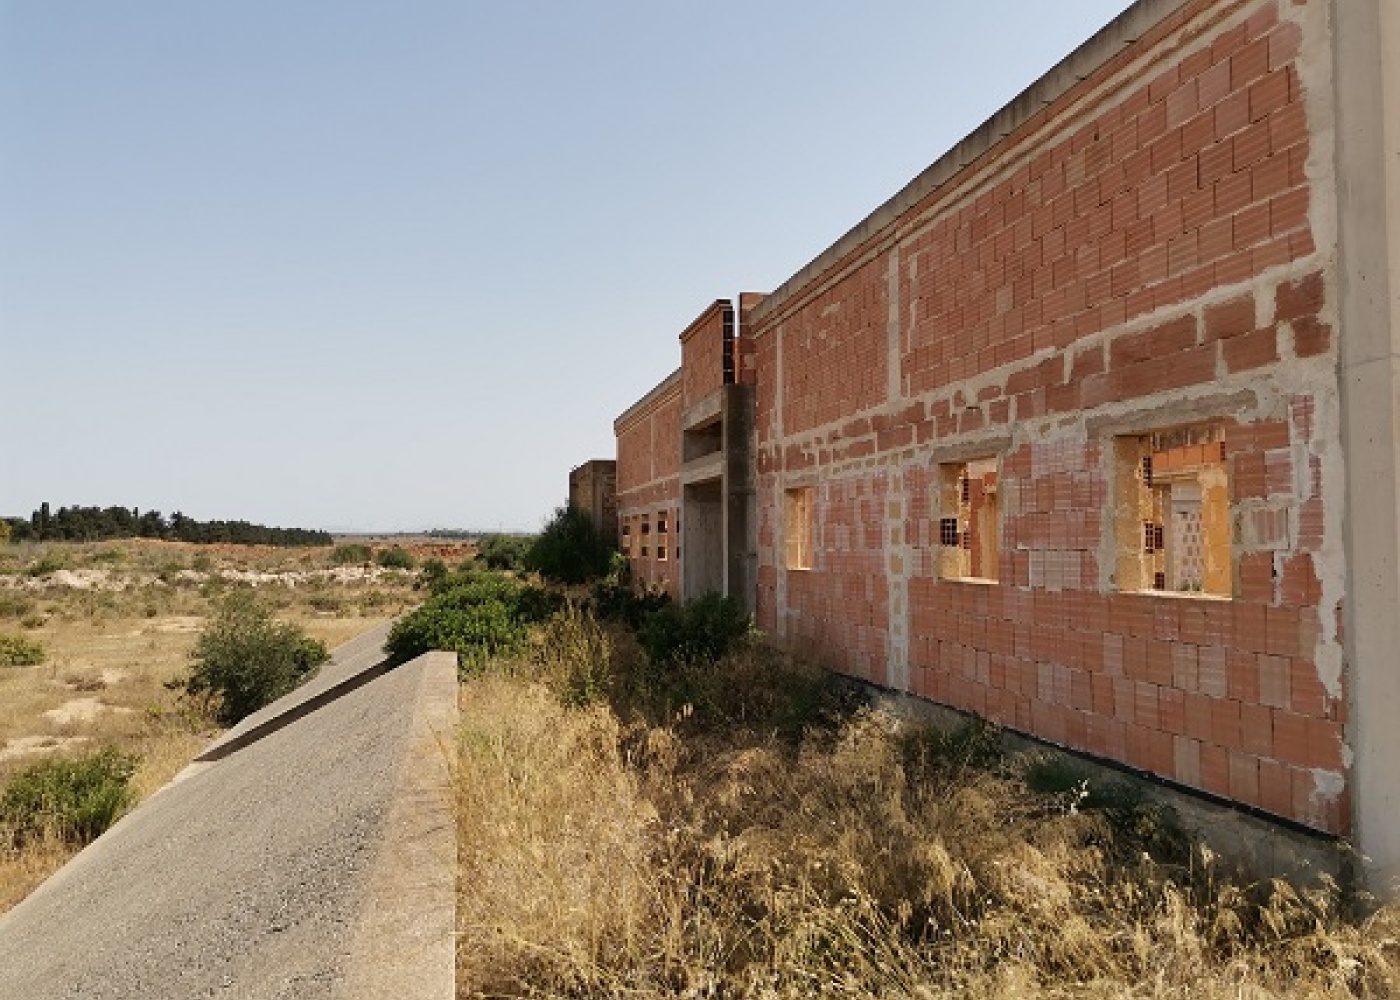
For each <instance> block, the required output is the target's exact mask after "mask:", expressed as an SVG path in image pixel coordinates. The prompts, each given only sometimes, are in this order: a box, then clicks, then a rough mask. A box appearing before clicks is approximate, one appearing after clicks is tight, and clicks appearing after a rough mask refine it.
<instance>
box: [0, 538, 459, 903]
mask: <svg viewBox="0 0 1400 1000" xmlns="http://www.w3.org/2000/svg"><path fill="white" fill-rule="evenodd" d="M404 547H405V548H406V549H408V550H409V551H410V552H413V553H415V554H416V553H417V551H422V550H421V549H416V548H415V545H414V544H413V543H405V545H404ZM429 551H431V552H432V553H433V554H434V555H438V556H443V555H448V554H450V553H452V552H454V551H455V552H461V553H463V554H465V553H468V552H470V547H469V546H467V545H462V546H448V544H447V543H436V544H434V545H433V546H432V547H431V549H430V550H429ZM330 552H331V549H330V547H329V546H326V547H323V548H311V549H305V548H302V549H288V548H273V547H262V546H237V545H218V546H200V547H195V546H194V545H190V544H187V543H182V542H168V541H160V540H154V539H133V540H130V541H127V542H122V543H120V544H113V543H111V542H99V543H70V542H33V541H23V542H15V543H13V544H11V545H8V546H5V547H3V548H0V632H4V631H14V629H13V628H10V629H6V628H5V627H4V623H5V621H6V620H13V621H15V622H16V624H18V626H20V627H21V628H23V629H24V630H25V632H24V635H25V637H26V638H28V639H31V640H33V641H37V642H41V643H42V644H43V646H44V648H45V650H46V651H47V659H46V661H45V663H44V665H43V666H42V667H40V668H37V669H0V789H3V787H4V786H5V784H6V783H7V782H8V780H9V779H10V778H12V777H13V776H14V775H16V774H18V773H20V772H21V771H22V770H24V769H25V768H26V767H28V766H30V765H31V764H33V763H36V762H38V761H40V760H45V759H48V758H50V757H54V756H59V755H72V754H81V753H83V752H84V751H90V748H92V747H99V746H109V745H110V746H113V747H115V748H116V749H117V750H119V751H120V752H122V753H124V754H128V755H131V756H138V757H140V759H141V764H140V767H139V768H138V770H137V771H136V774H135V775H134V776H133V778H132V780H131V787H132V788H133V789H134V790H135V791H136V792H137V793H138V794H139V795H141V796H146V795H149V794H151V793H153V792H154V791H156V790H157V789H159V788H160V787H162V786H163V785H165V784H166V783H167V782H168V781H169V780H170V778H171V777H173V776H174V775H175V774H176V773H177V772H178V771H179V770H180V769H181V768H183V767H184V766H185V765H186V764H187V763H188V762H189V760H190V758H191V757H193V756H194V755H195V754H196V753H198V752H199V750H200V749H201V748H202V747H203V746H205V745H206V744H207V743H208V741H209V740H210V739H211V738H212V736H213V735H214V733H215V732H216V731H217V728H218V727H217V724H216V722H215V720H213V719H212V718H210V717H208V716H207V715H206V714H204V711H203V708H204V706H202V705H201V704H199V703H197V702H196V701H195V700H193V699H189V698H183V697H181V696H180V695H179V694H178V693H177V691H174V690H171V689H169V688H167V687H166V684H167V683H168V682H170V681H175V680H178V679H181V678H184V677H187V676H188V674H189V670H190V659H189V654H190V651H191V649H192V648H193V645H194V642H195V639H196V638H197V636H198V634H199V631H200V629H201V627H202V625H203V623H204V621H205V620H206V618H207V617H208V615H209V613H210V611H211V609H212V607H213V605H214V604H215V603H217V602H218V601H219V600H221V599H222V598H223V597H224V595H226V594H228V593H230V592H233V591H244V592H254V593H256V595H257V597H258V599H259V600H260V601H261V602H263V603H264V604H265V605H267V606H268V607H269V608H272V609H275V612H276V615H277V617H278V618H280V619H283V620H286V621H289V622H294V623H296V624H298V625H300V626H301V627H302V628H304V629H305V630H306V631H307V632H308V633H309V634H311V635H314V636H315V637H317V638H319V639H321V640H323V641H325V642H326V643H327V644H328V645H332V646H334V645H339V644H340V643H342V642H344V641H346V640H348V639H350V638H352V637H354V636H355V635H358V634H359V633H361V632H363V631H364V630H365V629H368V628H371V627H373V626H375V625H377V624H380V623H381V622H383V621H384V620H386V619H388V618H390V617H392V616H393V615H395V614H397V613H399V612H400V611H401V610H402V609H403V608H405V607H407V606H408V605H410V604H412V603H414V602H416V601H417V600H419V599H421V595H420V594H418V593H415V591H414V590H413V582H414V581H413V579H412V578H411V577H408V576H406V575H404V574H402V573H393V572H385V571H383V570H382V569H380V568H378V567H373V566H370V567H364V566H360V567H353V568H346V567H336V566H334V565H333V564H332V563H331V562H330V559H329V556H330ZM44 561H47V562H49V563H50V565H54V564H58V565H59V566H60V567H61V568H63V569H65V570H68V571H70V572H71V573H72V574H73V577H71V578H70V577H66V576H58V575H54V574H52V573H49V574H46V575H36V576H31V575H30V574H29V573H28V572H27V570H28V569H29V568H31V567H33V566H34V565H36V564H38V563H40V562H44ZM254 588H256V589H255V590H254ZM317 605H319V606H320V608H324V609H328V610H319V609H318V607H317ZM78 699H80V700H84V701H85V702H87V703H88V704H89V708H90V710H91V711H92V712H93V713H95V714H91V715H77V716H70V715H67V714H66V713H65V709H66V708H68V707H70V703H72V702H73V701H74V700H78ZM75 850H77V847H76V846H75V845H73V844H71V843H67V842H65V841H62V840H59V839H56V838H55V837H52V836H46V837H42V838H39V839H30V840H28V841H27V842H26V843H25V845H24V846H23V847H22V848H10V847H6V846H4V845H3V844H0V912H3V911H4V910H6V909H8V908H9V907H10V906H12V905H14V903H16V902H18V901H19V900H20V899H22V898H23V897H24V896H25V895H26V894H27V893H28V892H29V891H31V890H32V889H33V888H34V887H35V886H36V885H38V884H39V883H40V882H41V881H42V880H43V879H44V878H45V877H46V876H47V875H48V874H50V873H51V872H52V871H54V870H55V869H57V868H58V867H59V866H61V865H62V864H63V862H64V861H66V860H67V859H68V858H69V857H70V856H71V855H72V853H73V852H74V851H75Z"/></svg>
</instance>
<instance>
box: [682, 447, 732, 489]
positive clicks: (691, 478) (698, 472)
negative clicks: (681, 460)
mask: <svg viewBox="0 0 1400 1000" xmlns="http://www.w3.org/2000/svg"><path fill="white" fill-rule="evenodd" d="M723 475H724V453H723V452H719V451H716V452H711V453H710V454H708V455H702V456H701V457H699V458H693V459H691V460H690V461H689V462H686V463H685V465H683V466H681V485H682V486H690V485H693V484H695V483H704V482H709V481H711V480H715V479H719V478H720V477H721V476H723Z"/></svg>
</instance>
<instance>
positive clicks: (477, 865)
mask: <svg viewBox="0 0 1400 1000" xmlns="http://www.w3.org/2000/svg"><path fill="white" fill-rule="evenodd" d="M577 624H578V623H574V625H575V626H577ZM571 627H572V626H571ZM581 634H591V633H587V630H586V629H585V630H583V632H581V633H580V632H576V633H575V638H577V637H578V635H581ZM581 648H583V649H584V650H585V652H586V653H587V655H588V656H590V657H594V656H596V654H597V652H598V647H597V646H596V644H588V643H585V644H583V646H582V647H581ZM621 652H622V653H624V654H625V653H626V649H625V647H624V648H623V649H622V650H621ZM615 653H616V651H615ZM561 655H562V654H561ZM752 655H753V657H755V658H754V659H749V660H747V661H745V662H743V663H736V662H730V664H729V665H728V666H725V665H710V667H708V668H706V672H701V673H692V674H691V675H689V676H686V677H682V678H679V679H677V680H676V683H677V684H684V685H685V686H686V687H688V688H689V689H691V690H696V691H698V692H700V693H702V694H704V695H705V697H706V698H713V699H714V701H713V704H709V706H708V708H706V707H703V706H704V704H705V703H703V702H702V704H701V706H693V707H692V708H691V709H690V710H689V711H687V710H685V709H684V708H682V709H681V710H677V711H674V712H673V714H672V716H671V718H670V720H669V721H662V722H660V723H659V724H658V723H657V721H656V720H655V719H654V718H653V719H652V720H651V721H647V719H646V718H645V717H644V716H641V715H637V714H628V716H627V717H628V718H629V719H630V720H631V721H629V722H628V723H626V724H624V723H622V722H620V721H619V719H618V716H617V715H616V714H615V712H610V711H609V710H608V709H607V708H605V707H604V706H603V704H602V703H601V702H598V701H592V702H590V703H589V704H587V705H586V706H584V707H581V708H572V709H571V708H569V707H567V706H566V705H564V704H562V703H561V702H560V700H559V698H558V697H556V696H552V695H551V692H550V690H549V688H547V687H546V686H544V685H542V684H540V683H537V682H533V681H531V680H529V679H527V678H523V677H518V676H517V677H513V678H507V677H502V676H492V677H486V678H482V679H479V680H475V681H472V682H470V683H468V684H467V685H465V686H464V687H463V719H464V721H463V730H462V768H461V771H460V778H461V780H460V795H461V812H460V822H461V827H460V830H461V842H462V857H463V859H464V862H463V874H462V882H461V905H462V927H461V932H462V934H461V947H460V952H459V956H460V957H459V970H460V973H461V978H460V995H462V996H526V995H528V996H559V997H565V996H567V997H605V996H607V997H612V996H633V997H662V996H688V997H702V996H712V997H763V998H782V997H794V998H795V997H810V996H819V995H840V996H848V997H872V998H873V997H919V998H933V997H987V998H991V997H1008V998H1009V997H1065V998H1071V997H1072V998H1089V997H1142V998H1195V997H1201V998H1210V1000H1214V998H1222V1000H1223V998H1226V997H1229V998H1232V1000H1240V998H1251V1000H1265V998H1268V997H1280V998H1283V997H1318V998H1322V997H1326V998H1343V997H1347V998H1354V997H1387V996H1391V995H1394V993H1395V990H1396V984H1397V976H1398V975H1400V944H1397V941H1400V917H1397V914H1396V911H1394V910H1391V909H1386V910H1381V911H1380V912H1379V913H1377V914H1376V915H1375V916H1374V917H1372V918H1371V920H1369V921H1368V922H1366V923H1363V924H1352V923H1349V922H1348V921H1346V920H1345V919H1343V915H1342V913H1341V911H1340V901H1341V894H1340V893H1339V892H1337V891H1336V888H1335V886H1328V885H1326V884H1322V885H1320V886H1318V887H1317V888H1315V889H1311V890H1307V891H1304V890H1301V889H1297V888H1295V887H1293V886H1290V885H1288V884H1286V883H1282V882H1277V883H1258V884H1250V883H1248V882H1240V881H1238V880H1235V879H1234V878H1233V877H1232V876H1230V875H1229V874H1227V873H1226V872H1225V871H1224V870H1222V869H1220V868H1219V867H1218V864H1217V862H1215V861H1213V860H1212V859H1211V858H1210V856H1209V854H1208V852H1204V851H1202V850H1200V849H1198V848H1197V849H1194V850H1193V849H1192V847H1191V845H1190V844H1189V842H1188V841H1185V840H1184V839H1182V838H1181V837H1180V835H1179V832H1176V831H1163V830H1160V829H1157V827H1159V826H1161V825H1163V824H1166V823H1168V822H1169V820H1168V818H1167V817H1164V816H1163V815H1162V814H1161V813H1160V812H1158V811H1154V810H1153V809H1150V808H1147V807H1145V806H1141V805H1139V804H1136V803H1135V802H1134V801H1133V800H1132V799H1131V798H1130V797H1123V796H1116V797H1115V796H1114V795H1112V794H1108V793H1105V792H1100V791H1097V790H1089V789H1083V790H1080V791H1079V792H1076V793H1071V794H1063V793H1059V794H1053V793H1047V792H1045V791H1044V790H1040V789H1037V788H1036V787H1033V785H1034V782H1032V781H1031V780H1029V779H1028V775H1030V774H1032V773H1035V772H1036V769H1037V768H1038V767H1041V766H1042V763H1043V762H1040V763H1038V762H1036V761H1025V760H1020V759H1015V760H1009V761H1004V760H998V759H997V755H996V753H995V752H993V751H992V750H991V749H990V747H991V741H990V740H989V739H988V738H987V737H986V735H985V734H983V733H980V732H976V731H974V732H971V733H970V734H961V735H958V736H956V737H949V736H947V735H942V736H939V735H932V734H930V733H928V732H927V731H924V730H921V729H919V728H918V727H915V726H913V725H912V724H910V723H908V722H907V721H904V720H901V719H897V718H895V717H893V716H891V715H889V714H886V713H883V712H878V711H871V710H868V709H867V710H860V711H856V712H852V713H848V714H847V715H845V716H844V718H842V719H840V720H839V721H832V720H831V718H830V716H823V718H825V719H826V720H827V722H828V724H827V725H825V726H816V727H814V726H812V725H808V726H807V728H806V735H805V736H803V737H801V738H796V739H794V738H793V737H792V734H791V732H789V731H786V730H785V727H784V726H783V725H780V724H779V723H780V722H781V721H782V720H783V719H785V718H787V717H788V715H789V714H790V713H789V710H787V709H784V708H782V706H781V705H779V702H780V701H781V699H782V690H781V689H782V687H783V684H784V683H785V677H786V675H785V674H784V673H783V670H784V669H787V668H784V667H781V666H778V667H774V664H773V661H772V660H770V659H765V658H766V657H768V656H769V654H766V653H754V654H752ZM628 656H630V654H627V656H623V657H622V659H624V660H628ZM618 659H619V657H618V655H615V656H614V662H613V670H614V675H613V676H612V678H611V680H610V681H609V684H610V690H612V691H614V692H616V691H618V690H621V689H626V688H627V686H628V684H629V683H632V682H631V681H629V680H628V679H627V678H622V677H618V676H617V675H616V672H617V670H618V669H619V667H618ZM628 662H630V660H628ZM595 668H596V664H594V665H593V666H591V667H589V670H590V671H593V670H594V669H595ZM765 668H767V669H765ZM561 669H562V668H561V667H560V665H558V664H555V665H554V666H553V667H552V668H551V670H550V672H549V676H552V677H558V676H559V675H560V672H561ZM622 669H628V668H627V667H624V668H622ZM726 671H732V674H730V675H728V680H729V681H730V682H731V685H734V686H731V687H728V688H726V685H725V683H724V682H725V680H726V673H725V672H726ZM740 677H742V678H743V683H744V684H747V685H750V686H751V688H750V691H745V689H744V688H742V687H740V686H737V685H738V681H737V680H736V679H737V678H740ZM765 677H767V678H768V681H767V682H765V680H764V678H765ZM647 683H648V684H655V683H657V678H656V677H654V676H653V677H652V678H651V679H650V680H648V681H647ZM556 689H559V688H558V685H556ZM560 690H567V687H565V688H563V689H560ZM672 693H674V689H673V691H672ZM750 693H751V695H752V697H751V699H750V704H751V706H752V710H751V711H747V712H746V711H742V710H741V703H742V702H743V701H744V700H745V695H746V694H750ZM807 696H808V695H804V697H807ZM671 703H672V702H671V701H670V700H669V698H660V699H657V698H649V699H647V700H646V704H648V705H651V706H653V707H654V706H656V705H659V704H671ZM629 706H630V707H631V708H635V707H636V703H635V702H624V703H623V706H622V707H623V708H624V709H627V708H628V707H629ZM760 708H761V710H760ZM707 711H708V712H710V713H711V714H710V715H709V716H708V717H705V718H702V717H700V716H703V715H704V714H705V713H706V712H707ZM1182 843H1186V844H1187V848H1186V851H1185V853H1184V854H1183V852H1182V851H1181V850H1180V844H1182ZM1153 851H1157V852H1158V856H1156V857H1154V856H1153V854H1152V852H1153Z"/></svg>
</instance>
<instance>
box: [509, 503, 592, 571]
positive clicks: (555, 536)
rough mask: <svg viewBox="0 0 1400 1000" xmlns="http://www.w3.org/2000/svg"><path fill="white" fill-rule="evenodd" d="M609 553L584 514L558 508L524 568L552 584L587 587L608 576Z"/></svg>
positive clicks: (575, 510)
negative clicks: (592, 582) (581, 584)
mask: <svg viewBox="0 0 1400 1000" xmlns="http://www.w3.org/2000/svg"><path fill="white" fill-rule="evenodd" d="M612 552H613V550H612V547H611V546H610V545H608V543H607V542H605V541H604V540H603V536H602V535H601V534H599V532H598V527H597V525H595V524H594V523H593V518H591V517H589V516H588V513H587V511H583V510H580V509H579V508H577V507H560V508H559V509H558V510H556V511H555V512H554V516H553V517H552V518H550V520H549V523H548V524H546V525H545V527H544V530H543V531H541V532H540V534H539V537H538V538H536V539H535V541H534V544H532V545H531V546H530V551H529V553H528V554H527V555H526V557H525V568H526V569H530V570H533V571H534V572H536V573H538V574H539V575H540V576H542V577H544V578H545V579H546V580H550V581H553V582H554V583H564V584H570V583H587V582H588V581H590V580H599V579H602V578H603V577H605V576H607V575H608V571H609V569H610V568H611V566H612Z"/></svg>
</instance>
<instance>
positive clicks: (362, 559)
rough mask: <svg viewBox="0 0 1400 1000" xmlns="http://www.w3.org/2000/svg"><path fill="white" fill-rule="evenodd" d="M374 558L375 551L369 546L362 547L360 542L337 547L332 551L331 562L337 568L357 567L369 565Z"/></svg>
mask: <svg viewBox="0 0 1400 1000" xmlns="http://www.w3.org/2000/svg"><path fill="white" fill-rule="evenodd" d="M372 558H374V550H373V549H371V548H370V547H369V546H368V545H361V544H359V543H358V542H352V543H349V544H346V545H337V546H336V547H335V548H333V549H331V562H333V563H335V565H337V566H355V565H358V564H360V563H367V562H369V561H370V560H371V559H372Z"/></svg>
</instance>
